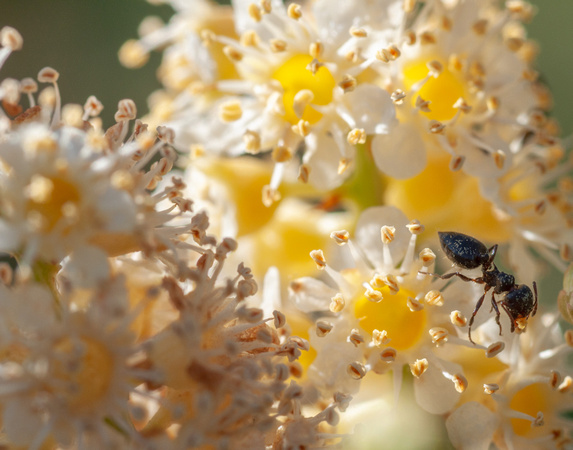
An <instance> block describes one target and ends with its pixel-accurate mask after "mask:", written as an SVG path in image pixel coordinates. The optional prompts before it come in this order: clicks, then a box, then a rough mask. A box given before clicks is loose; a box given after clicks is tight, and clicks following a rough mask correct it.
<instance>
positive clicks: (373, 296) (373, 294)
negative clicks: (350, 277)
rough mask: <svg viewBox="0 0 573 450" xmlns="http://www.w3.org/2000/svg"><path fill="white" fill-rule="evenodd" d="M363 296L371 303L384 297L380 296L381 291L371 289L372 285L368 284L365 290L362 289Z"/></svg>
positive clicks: (377, 301)
mask: <svg viewBox="0 0 573 450" xmlns="http://www.w3.org/2000/svg"><path fill="white" fill-rule="evenodd" d="M364 297H366V298H367V299H368V300H370V301H371V302H373V303H379V302H381V301H382V300H383V299H384V297H383V296H382V292H380V291H377V290H376V289H372V286H370V285H367V286H366V291H364Z"/></svg>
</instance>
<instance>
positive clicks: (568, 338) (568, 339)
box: [563, 330, 573, 347]
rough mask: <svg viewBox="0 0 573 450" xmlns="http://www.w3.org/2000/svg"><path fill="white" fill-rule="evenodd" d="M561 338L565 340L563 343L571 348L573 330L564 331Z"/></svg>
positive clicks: (572, 344)
mask: <svg viewBox="0 0 573 450" xmlns="http://www.w3.org/2000/svg"><path fill="white" fill-rule="evenodd" d="M563 337H564V338H565V342H566V343H567V345H568V346H569V347H573V330H567V331H565V333H564V334H563Z"/></svg>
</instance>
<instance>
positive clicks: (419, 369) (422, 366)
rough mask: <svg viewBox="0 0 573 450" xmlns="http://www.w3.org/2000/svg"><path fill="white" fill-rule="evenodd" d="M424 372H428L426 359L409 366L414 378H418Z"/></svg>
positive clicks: (418, 360)
mask: <svg viewBox="0 0 573 450" xmlns="http://www.w3.org/2000/svg"><path fill="white" fill-rule="evenodd" d="M426 370H428V360H427V359H426V358H423V359H417V360H416V362H414V363H413V364H410V371H411V372H412V375H414V376H415V377H416V378H420V377H421V376H422V375H423V373H424V372H425V371H426Z"/></svg>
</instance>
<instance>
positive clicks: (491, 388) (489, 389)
mask: <svg viewBox="0 0 573 450" xmlns="http://www.w3.org/2000/svg"><path fill="white" fill-rule="evenodd" d="M483 391H484V393H486V394H488V395H492V394H494V393H495V392H497V391H499V386H498V385H497V384H495V383H490V384H484V385H483Z"/></svg>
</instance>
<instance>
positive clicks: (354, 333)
mask: <svg viewBox="0 0 573 450" xmlns="http://www.w3.org/2000/svg"><path fill="white" fill-rule="evenodd" d="M348 341H349V342H350V343H352V344H354V346H355V347H358V345H359V344H364V337H363V336H362V335H361V334H360V332H359V331H358V330H357V329H356V328H353V329H352V330H351V331H350V336H348Z"/></svg>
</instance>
